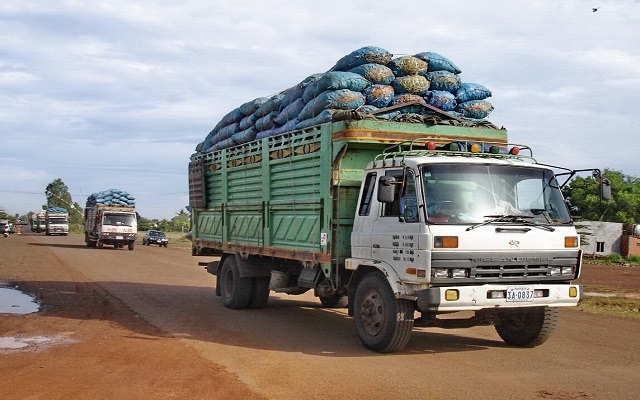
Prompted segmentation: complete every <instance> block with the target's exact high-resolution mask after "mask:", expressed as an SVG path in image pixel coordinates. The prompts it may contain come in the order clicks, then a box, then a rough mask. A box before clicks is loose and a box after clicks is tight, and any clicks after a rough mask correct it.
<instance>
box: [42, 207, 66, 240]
mask: <svg viewBox="0 0 640 400" xmlns="http://www.w3.org/2000/svg"><path fill="white" fill-rule="evenodd" d="M44 219H45V233H46V234H47V235H64V236H67V235H68V234H69V212H68V211H67V209H65V208H62V207H52V208H49V209H47V211H45V214H44Z"/></svg>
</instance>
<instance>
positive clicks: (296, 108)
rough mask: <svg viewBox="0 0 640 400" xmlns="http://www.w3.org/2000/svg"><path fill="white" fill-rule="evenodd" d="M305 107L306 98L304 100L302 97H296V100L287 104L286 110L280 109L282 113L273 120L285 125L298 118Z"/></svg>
mask: <svg viewBox="0 0 640 400" xmlns="http://www.w3.org/2000/svg"><path fill="white" fill-rule="evenodd" d="M303 108H304V100H302V98H299V99H296V101H294V102H293V103H291V104H289V105H288V106H286V107H285V108H284V110H282V111H280V114H278V115H277V116H276V117H275V118H274V119H273V120H274V121H275V122H276V123H277V124H280V125H284V124H286V123H287V122H288V121H291V120H292V119H294V118H296V117H297V116H298V114H300V111H302V109H303Z"/></svg>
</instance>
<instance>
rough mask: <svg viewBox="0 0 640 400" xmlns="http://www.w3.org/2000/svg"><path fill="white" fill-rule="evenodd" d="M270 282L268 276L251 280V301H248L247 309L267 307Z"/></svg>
mask: <svg viewBox="0 0 640 400" xmlns="http://www.w3.org/2000/svg"><path fill="white" fill-rule="evenodd" d="M270 281H271V278H270V277H268V276H260V277H257V278H252V279H251V300H249V308H265V307H266V306H267V302H268V301H269V292H270V291H269V282H270Z"/></svg>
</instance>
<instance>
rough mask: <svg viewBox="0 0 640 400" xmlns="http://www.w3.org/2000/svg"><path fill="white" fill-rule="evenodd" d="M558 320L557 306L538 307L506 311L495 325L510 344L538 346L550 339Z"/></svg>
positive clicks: (499, 333)
mask: <svg viewBox="0 0 640 400" xmlns="http://www.w3.org/2000/svg"><path fill="white" fill-rule="evenodd" d="M557 322H558V309H557V308H555V307H536V308H526V309H521V310H518V311H514V312H509V313H505V314H503V315H502V316H501V317H500V319H499V320H498V322H497V323H496V325H495V327H496V332H498V335H500V337H501V338H502V340H504V342H505V343H507V344H508V345H511V346H518V347H536V346H539V345H541V344H542V343H544V342H546V341H547V339H549V337H550V336H551V333H552V332H553V330H554V329H555V327H556V323H557Z"/></svg>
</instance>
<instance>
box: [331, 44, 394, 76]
mask: <svg viewBox="0 0 640 400" xmlns="http://www.w3.org/2000/svg"><path fill="white" fill-rule="evenodd" d="M391 58H393V54H391V53H389V52H388V51H387V50H385V49H383V48H380V47H375V46H365V47H362V48H360V49H358V50H355V51H352V52H351V53H349V54H347V55H346V56H344V57H342V58H341V59H339V60H338V62H337V63H336V65H334V66H333V68H331V71H348V70H350V69H351V68H353V67H357V66H358V65H362V64H367V63H374V64H382V65H387V64H389V61H391Z"/></svg>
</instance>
